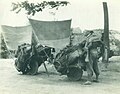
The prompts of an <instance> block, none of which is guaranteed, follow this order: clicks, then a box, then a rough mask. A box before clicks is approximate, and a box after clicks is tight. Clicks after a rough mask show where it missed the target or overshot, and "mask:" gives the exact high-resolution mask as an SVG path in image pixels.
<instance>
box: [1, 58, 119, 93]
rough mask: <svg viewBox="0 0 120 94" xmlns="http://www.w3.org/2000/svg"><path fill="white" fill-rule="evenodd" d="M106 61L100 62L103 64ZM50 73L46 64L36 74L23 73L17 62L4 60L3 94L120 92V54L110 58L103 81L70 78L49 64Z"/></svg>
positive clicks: (2, 67) (2, 75) (84, 76)
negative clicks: (46, 68) (17, 67)
mask: <svg viewBox="0 0 120 94" xmlns="http://www.w3.org/2000/svg"><path fill="white" fill-rule="evenodd" d="M101 65H102V64H101V63H100V66H101ZM48 70H49V73H50V76H49V77H48V76H47V74H46V73H45V70H44V68H43V66H41V67H40V68H39V74H38V75H35V76H30V75H22V74H21V73H18V72H17V71H16V69H15V67H14V61H13V60H10V59H7V60H5V59H0V94H120V57H113V58H111V59H110V64H109V66H108V70H107V71H101V75H100V82H99V83H93V84H92V85H90V86H86V85H83V83H84V82H85V79H86V73H84V75H83V78H82V80H81V81H76V82H72V81H69V80H68V78H67V77H66V76H60V75H59V74H58V73H57V72H56V71H55V69H54V67H53V66H51V65H48Z"/></svg>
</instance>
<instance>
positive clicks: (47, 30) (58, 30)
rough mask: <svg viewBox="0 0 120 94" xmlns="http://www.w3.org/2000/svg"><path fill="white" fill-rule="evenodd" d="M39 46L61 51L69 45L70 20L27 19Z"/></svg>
mask: <svg viewBox="0 0 120 94" xmlns="http://www.w3.org/2000/svg"><path fill="white" fill-rule="evenodd" d="M29 21H30V24H31V26H32V28H33V31H34V32H35V35H36V36H37V38H38V40H39V42H40V44H42V45H46V46H50V47H54V48H58V49H61V48H63V47H65V46H66V45H67V44H69V36H70V34H71V20H64V21H38V20H33V19H29Z"/></svg>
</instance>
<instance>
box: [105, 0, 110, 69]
mask: <svg viewBox="0 0 120 94" xmlns="http://www.w3.org/2000/svg"><path fill="white" fill-rule="evenodd" d="M103 10H104V34H103V42H104V45H105V46H104V55H103V62H104V63H105V67H106V68H107V66H108V62H109V49H110V45H109V17H108V7H107V2H103Z"/></svg>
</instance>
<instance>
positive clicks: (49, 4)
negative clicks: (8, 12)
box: [12, 1, 69, 16]
mask: <svg viewBox="0 0 120 94" xmlns="http://www.w3.org/2000/svg"><path fill="white" fill-rule="evenodd" d="M68 4H69V2H67V1H43V2H41V3H37V4H35V3H29V2H28V1H24V2H17V3H12V11H16V13H19V12H20V11H21V10H22V9H25V10H26V11H27V15H32V16H34V15H35V13H37V12H42V11H43V10H44V9H45V8H49V9H53V8H56V10H58V9H59V7H60V6H61V7H62V6H67V5H68Z"/></svg>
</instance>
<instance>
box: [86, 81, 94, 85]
mask: <svg viewBox="0 0 120 94" xmlns="http://www.w3.org/2000/svg"><path fill="white" fill-rule="evenodd" d="M91 84H92V82H91V81H86V82H85V83H84V85H91Z"/></svg>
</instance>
